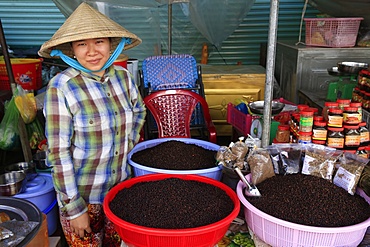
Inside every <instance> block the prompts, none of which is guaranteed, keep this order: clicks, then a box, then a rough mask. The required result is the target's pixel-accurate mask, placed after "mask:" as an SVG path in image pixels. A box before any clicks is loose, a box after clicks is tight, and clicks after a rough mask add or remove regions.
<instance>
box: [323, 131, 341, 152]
mask: <svg viewBox="0 0 370 247" xmlns="http://www.w3.org/2000/svg"><path fill="white" fill-rule="evenodd" d="M343 131H344V128H343V127H341V128H336V127H328V136H327V139H326V146H328V147H332V148H336V149H343V148H344V133H343Z"/></svg>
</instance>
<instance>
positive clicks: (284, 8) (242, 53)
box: [0, 0, 318, 64]
mask: <svg viewBox="0 0 370 247" xmlns="http://www.w3.org/2000/svg"><path fill="white" fill-rule="evenodd" d="M303 5H304V1H298V0H296V1H294V0H290V1H289V0H280V4H279V22H278V40H288V39H290V40H295V41H298V34H299V27H300V21H301V15H302V9H303ZM316 13H318V11H317V10H315V9H313V8H312V7H310V6H308V8H307V12H306V15H305V17H312V16H314V15H315V14H316ZM175 14H176V13H174V15H175ZM269 15H270V1H269V0H256V2H255V4H254V5H253V7H252V9H251V11H250V12H249V13H248V14H247V16H246V17H245V18H244V21H243V22H242V23H241V25H240V26H239V27H238V28H237V30H236V31H235V32H234V33H233V34H232V35H231V36H230V37H229V38H227V39H226V40H225V41H224V42H223V44H222V47H221V49H220V50H219V51H218V50H216V49H215V47H212V46H209V59H208V63H209V64H236V63H238V62H241V63H242V64H259V63H260V61H259V59H260V58H259V57H260V44H261V43H265V42H267V37H268V30H269ZM0 18H1V21H2V24H3V28H4V33H5V37H6V40H7V44H8V45H9V46H10V48H12V49H16V50H17V51H19V50H20V49H21V50H25V54H28V53H31V54H32V53H33V52H35V51H37V50H38V48H39V46H40V45H41V44H42V43H43V42H44V41H46V40H48V39H49V38H50V37H51V36H52V35H53V34H54V32H55V31H56V30H57V29H58V28H59V27H60V25H62V23H63V22H64V20H65V17H64V15H63V14H61V12H60V11H59V9H58V8H57V7H56V6H55V4H54V3H53V1H52V0H38V1H30V0H29V1H25V0H23V1H22V0H13V1H4V0H0ZM162 19H163V17H162ZM164 19H165V18H164ZM161 21H162V20H161ZM126 22H128V23H129V25H130V26H134V27H135V29H140V30H141V29H145V28H147V27H148V23H145V22H144V23H143V21H142V20H141V19H140V18H137V13H133V14H132V16H127V17H126ZM176 23H177V22H176V21H175V22H174V23H173V24H174V25H176ZM166 25H167V23H165V22H164V23H163V24H161V31H160V32H161V33H162V34H161V35H162V40H163V39H166V34H167V29H166ZM124 26H125V25H124ZM125 27H126V26H125ZM303 27H304V26H303ZM127 28H128V27H127ZM185 28H189V27H185ZM128 29H129V28H128ZM147 29H149V30H150V28H147ZM129 30H132V29H129ZM189 33H194V34H196V33H197V32H196V31H194V30H190V31H189ZM148 35H151V34H148ZM175 35H176V34H175ZM149 37H150V36H148V39H149ZM303 37H304V36H303ZM141 38H142V39H143V40H145V38H146V37H145V34H144V37H143V36H141ZM192 38H193V39H194V40H195V39H197V41H198V42H199V37H198V38H197V37H190V38H189V40H190V41H192ZM303 40H304V39H303ZM173 42H174V43H173V48H174V49H176V45H178V43H176V39H174V40H173ZM202 42H207V40H206V39H204V40H203V41H202V40H201V43H202ZM208 43H209V42H208ZM152 51H153V49H152V50H151V51H150V52H147V53H146V54H143V52H142V50H140V49H137V51H136V52H138V53H137V54H135V49H133V50H132V51H130V54H129V55H130V57H136V58H138V59H139V61H140V60H141V59H143V58H145V57H146V56H150V55H153V53H151V52H152ZM165 52H166V51H165ZM189 53H191V54H193V55H194V56H195V57H196V59H197V61H200V58H201V47H199V49H194V48H193V47H189Z"/></svg>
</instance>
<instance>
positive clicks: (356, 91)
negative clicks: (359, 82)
mask: <svg viewBox="0 0 370 247" xmlns="http://www.w3.org/2000/svg"><path fill="white" fill-rule="evenodd" d="M354 102H361V101H360V88H359V87H354V88H353V91H352V103H354ZM352 103H351V104H352ZM351 104H350V105H351Z"/></svg>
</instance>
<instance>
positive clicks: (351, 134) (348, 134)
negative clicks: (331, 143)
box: [343, 125, 361, 150]
mask: <svg viewBox="0 0 370 247" xmlns="http://www.w3.org/2000/svg"><path fill="white" fill-rule="evenodd" d="M343 127H344V149H346V150H357V149H358V148H359V147H360V142H361V135H360V131H359V127H358V125H344V126H343Z"/></svg>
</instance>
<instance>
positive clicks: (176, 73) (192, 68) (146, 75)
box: [139, 54, 207, 140]
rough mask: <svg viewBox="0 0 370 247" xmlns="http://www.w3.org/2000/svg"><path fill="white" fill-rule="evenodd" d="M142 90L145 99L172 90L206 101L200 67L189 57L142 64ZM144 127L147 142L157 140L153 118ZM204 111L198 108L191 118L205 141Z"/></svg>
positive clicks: (169, 57)
mask: <svg viewBox="0 0 370 247" xmlns="http://www.w3.org/2000/svg"><path fill="white" fill-rule="evenodd" d="M139 77H140V90H141V94H142V96H143V97H145V96H147V95H149V94H151V93H152V92H155V91H160V90H170V89H186V90H191V91H193V92H196V93H198V94H199V95H201V96H202V97H203V98H205V93H204V86H203V82H202V73H201V67H200V66H199V65H197V63H196V60H195V58H194V57H193V56H192V55H189V54H176V55H161V56H150V57H147V58H145V59H144V60H143V63H142V70H141V71H139ZM147 115H148V116H147V123H146V124H145V126H144V133H145V134H144V139H145V140H147V139H153V138H155V136H157V133H158V128H157V126H156V122H155V120H154V118H153V116H152V115H151V114H150V113H148V114H147ZM203 116H204V114H203V110H202V108H201V107H200V106H199V105H198V106H197V107H196V109H195V111H194V113H193V115H192V118H191V125H190V128H191V129H192V130H193V129H197V130H199V134H200V138H201V139H206V138H207V137H206V135H204V131H206V130H207V127H206V124H205V122H204V117H203Z"/></svg>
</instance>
